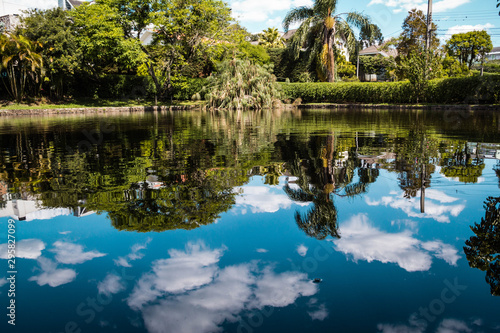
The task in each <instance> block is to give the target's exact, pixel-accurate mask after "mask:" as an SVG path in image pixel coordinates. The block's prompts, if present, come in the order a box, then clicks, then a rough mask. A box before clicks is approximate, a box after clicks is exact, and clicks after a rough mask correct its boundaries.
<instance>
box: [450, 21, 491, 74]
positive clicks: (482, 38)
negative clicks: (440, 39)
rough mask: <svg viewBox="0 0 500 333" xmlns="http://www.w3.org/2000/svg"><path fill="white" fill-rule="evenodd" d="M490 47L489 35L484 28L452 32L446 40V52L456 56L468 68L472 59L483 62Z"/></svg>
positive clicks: (472, 61)
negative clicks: (457, 32)
mask: <svg viewBox="0 0 500 333" xmlns="http://www.w3.org/2000/svg"><path fill="white" fill-rule="evenodd" d="M492 48H493V44H492V43H491V37H490V35H489V34H488V33H487V32H486V31H485V30H482V31H470V32H464V33H459V34H454V35H453V36H451V38H450V40H448V41H447V42H446V50H447V52H448V54H449V55H450V56H453V57H455V58H457V59H458V60H459V61H460V64H462V65H463V64H466V65H467V66H468V67H469V69H470V68H471V67H472V65H473V63H474V61H477V60H480V61H481V62H484V59H485V57H486V53H488V52H490V51H491V49H492Z"/></svg>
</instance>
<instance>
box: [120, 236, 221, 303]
mask: <svg viewBox="0 0 500 333" xmlns="http://www.w3.org/2000/svg"><path fill="white" fill-rule="evenodd" d="M223 252H224V250H223V249H216V250H208V249H207V248H206V246H205V245H204V244H203V243H188V244H187V245H186V250H185V251H179V250H175V249H171V250H169V251H168V254H169V255H170V258H168V259H160V260H157V261H155V262H154V263H153V272H152V273H149V274H144V275H143V276H142V277H141V278H140V279H139V281H138V283H137V286H136V287H135V288H134V290H133V292H132V294H131V295H130V297H129V298H128V300H127V302H128V304H129V306H131V307H132V308H140V307H141V306H142V305H144V304H145V303H147V302H149V301H150V300H152V299H155V298H157V297H158V296H160V295H162V294H164V293H183V292H185V291H188V290H192V289H195V288H198V287H200V286H202V285H204V284H207V283H209V282H211V281H212V279H213V278H214V275H215V273H216V271H217V266H216V263H217V262H218V261H219V258H220V257H221V256H222V253H223Z"/></svg>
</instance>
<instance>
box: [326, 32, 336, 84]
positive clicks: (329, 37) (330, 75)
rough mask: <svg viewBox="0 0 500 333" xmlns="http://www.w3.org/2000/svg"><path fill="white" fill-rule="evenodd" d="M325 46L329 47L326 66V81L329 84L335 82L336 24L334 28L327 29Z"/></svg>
mask: <svg viewBox="0 0 500 333" xmlns="http://www.w3.org/2000/svg"><path fill="white" fill-rule="evenodd" d="M324 35H325V37H324V44H323V45H325V44H326V46H327V50H328V54H327V63H326V64H325V65H326V71H327V73H326V74H327V75H326V80H327V81H328V82H335V53H334V52H333V48H334V46H335V23H334V26H333V27H332V28H328V27H326V29H325V34H324Z"/></svg>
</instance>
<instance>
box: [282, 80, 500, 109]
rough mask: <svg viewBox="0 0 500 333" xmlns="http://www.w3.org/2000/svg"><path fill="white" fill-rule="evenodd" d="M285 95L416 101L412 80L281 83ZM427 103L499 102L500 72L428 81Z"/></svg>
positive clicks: (348, 100) (325, 99)
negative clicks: (497, 73)
mask: <svg viewBox="0 0 500 333" xmlns="http://www.w3.org/2000/svg"><path fill="white" fill-rule="evenodd" d="M280 85H281V88H282V91H283V95H284V98H288V99H291V100H294V99H296V98H299V97H300V98H302V100H303V101H304V102H305V103H312V102H317V103H391V104H404V103H415V102H416V97H415V96H416V94H414V92H413V91H412V90H413V88H412V85H411V84H410V82H409V81H403V82H339V83H327V82H317V83H280ZM423 96H424V100H423V101H421V102H427V103H439V104H441V103H443V104H451V103H465V104H481V103H499V102H500V75H490V76H485V77H463V78H447V79H437V80H431V81H429V84H428V85H427V86H426V88H425V91H424V94H423Z"/></svg>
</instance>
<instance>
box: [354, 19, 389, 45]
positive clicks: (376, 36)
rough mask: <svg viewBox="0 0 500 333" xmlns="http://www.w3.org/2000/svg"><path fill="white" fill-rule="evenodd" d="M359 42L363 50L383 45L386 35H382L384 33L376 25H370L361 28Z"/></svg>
mask: <svg viewBox="0 0 500 333" xmlns="http://www.w3.org/2000/svg"><path fill="white" fill-rule="evenodd" d="M359 41H360V43H361V48H362V49H363V48H367V47H369V46H372V45H375V44H377V45H382V43H383V42H384V35H382V31H380V28H379V27H378V26H377V25H376V24H370V25H369V26H363V27H361V30H360V31H359Z"/></svg>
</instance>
